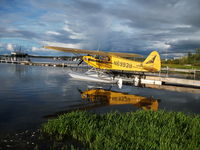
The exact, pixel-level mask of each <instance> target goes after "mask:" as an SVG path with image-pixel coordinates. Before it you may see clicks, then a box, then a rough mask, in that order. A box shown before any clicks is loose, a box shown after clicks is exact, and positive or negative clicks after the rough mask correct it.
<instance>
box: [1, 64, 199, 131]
mask: <svg viewBox="0 0 200 150" xmlns="http://www.w3.org/2000/svg"><path fill="white" fill-rule="evenodd" d="M67 71H68V69H67V68H59V67H58V68H57V67H42V66H41V67H40V66H25V65H14V64H0V129H1V130H0V133H9V132H19V131H23V130H26V129H35V128H38V127H40V125H41V123H43V122H45V121H47V119H48V117H49V116H54V115H55V114H59V113H61V112H68V111H71V110H76V109H87V110H89V111H92V112H95V113H106V112H110V111H120V112H127V111H136V110H138V109H153V110H157V109H164V110H167V111H182V112H186V113H196V114H199V113H200V109H199V108H200V94H191V93H182V92H173V91H167V90H159V89H152V88H141V87H134V86H123V87H122V89H119V88H118V87H117V86H116V85H113V86H111V85H109V84H99V83H98V84H97V83H89V82H85V81H77V80H71V79H70V78H69V77H68V75H67ZM99 88H101V89H102V90H101V91H98V90H99ZM95 94H97V96H95ZM85 96H86V97H87V99H86V98H85ZM102 96H103V97H102ZM82 98H84V99H82ZM101 99H102V100H103V102H101Z"/></svg>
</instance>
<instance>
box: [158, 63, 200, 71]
mask: <svg viewBox="0 0 200 150" xmlns="http://www.w3.org/2000/svg"><path fill="white" fill-rule="evenodd" d="M167 66H168V67H169V68H177V69H196V70H200V66H193V65H191V66H190V65H182V64H162V67H167Z"/></svg>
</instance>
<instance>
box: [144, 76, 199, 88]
mask: <svg viewBox="0 0 200 150" xmlns="http://www.w3.org/2000/svg"><path fill="white" fill-rule="evenodd" d="M146 79H147V80H154V81H161V82H162V85H164V84H168V85H182V86H184V85H185V86H186V85H187V86H195V87H200V81H199V80H190V79H180V78H171V77H159V76H146Z"/></svg>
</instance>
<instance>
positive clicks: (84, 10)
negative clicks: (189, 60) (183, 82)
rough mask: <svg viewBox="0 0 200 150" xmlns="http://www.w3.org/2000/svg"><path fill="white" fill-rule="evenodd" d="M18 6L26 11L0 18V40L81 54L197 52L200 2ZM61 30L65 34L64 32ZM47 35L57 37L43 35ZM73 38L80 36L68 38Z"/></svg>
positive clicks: (85, 0)
mask: <svg viewBox="0 0 200 150" xmlns="http://www.w3.org/2000/svg"><path fill="white" fill-rule="evenodd" d="M22 3H23V5H22V7H23V9H24V6H26V5H28V6H29V7H30V11H27V9H24V10H23V11H21V12H18V13H16V14H12V13H11V12H7V13H1V12H0V14H1V17H2V18H3V19H2V20H3V23H1V24H0V38H5V37H7V38H8V37H10V38H13V37H15V38H17V37H19V38H24V39H34V40H36V41H49V42H59V43H67V44H81V46H82V47H81V48H87V49H98V48H100V49H102V50H110V51H126V52H135V53H141V54H147V53H149V51H151V50H152V49H153V50H158V51H159V52H161V53H163V52H165V51H166V50H168V52H174V53H179V52H187V51H194V50H195V48H197V47H200V45H199V44H198V42H199V40H200V38H199V37H200V19H199V18H200V11H199V7H200V1H199V0H191V1H188V0H154V1H149V0H134V1H132V0H124V1H120V0H115V1H114V0H113V1H106V0H102V1H96V0H95V1H94V0H68V1H64V0H58V1H49V0H44V1H37V0H31V1H29V2H27V1H22ZM0 4H1V2H0ZM2 4H4V5H6V4H5V2H4V3H2ZM17 6H18V7H20V3H18V5H17ZM7 7H8V6H7ZM12 15H13V16H12ZM19 21H20V22H22V24H19ZM65 27H67V28H69V30H68V31H66V30H64V28H65ZM11 29H14V30H11ZM47 31H55V32H57V33H59V34H57V35H56V34H52V35H46V34H45V33H46V32H47ZM74 34H80V35H82V36H81V37H78V38H72V36H73V35H74Z"/></svg>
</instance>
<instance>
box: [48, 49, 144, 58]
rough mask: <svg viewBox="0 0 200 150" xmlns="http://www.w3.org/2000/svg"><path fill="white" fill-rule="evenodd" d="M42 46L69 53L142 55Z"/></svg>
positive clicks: (122, 55)
mask: <svg viewBox="0 0 200 150" xmlns="http://www.w3.org/2000/svg"><path fill="white" fill-rule="evenodd" d="M44 48H47V49H53V50H58V51H63V52H70V53H79V54H91V55H100V56H113V55H114V56H119V57H143V56H142V55H138V54H132V53H117V52H103V51H95V50H86V49H76V48H65V47H56V46H44Z"/></svg>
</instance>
